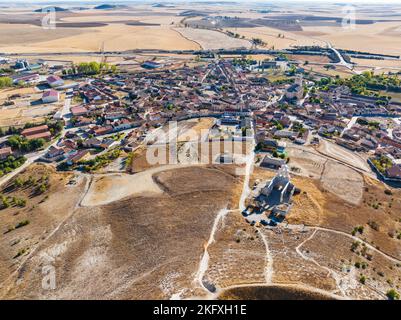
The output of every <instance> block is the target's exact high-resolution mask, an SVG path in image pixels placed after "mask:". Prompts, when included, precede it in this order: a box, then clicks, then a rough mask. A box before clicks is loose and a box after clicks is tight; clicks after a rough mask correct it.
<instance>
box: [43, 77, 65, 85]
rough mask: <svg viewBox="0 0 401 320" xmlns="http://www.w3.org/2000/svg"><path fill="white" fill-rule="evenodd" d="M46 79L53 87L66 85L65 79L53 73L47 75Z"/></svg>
mask: <svg viewBox="0 0 401 320" xmlns="http://www.w3.org/2000/svg"><path fill="white" fill-rule="evenodd" d="M46 81H47V83H48V84H49V86H50V87H52V88H56V87H60V86H62V85H64V80H63V79H61V78H60V77H59V76H56V75H53V74H52V75H51V76H49V77H47V79H46Z"/></svg>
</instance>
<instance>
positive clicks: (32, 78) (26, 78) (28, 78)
mask: <svg viewBox="0 0 401 320" xmlns="http://www.w3.org/2000/svg"><path fill="white" fill-rule="evenodd" d="M39 79H40V78H39V75H38V74H37V73H28V74H22V75H18V76H15V77H13V83H14V84H18V83H20V82H22V83H26V84H32V83H37V82H39Z"/></svg>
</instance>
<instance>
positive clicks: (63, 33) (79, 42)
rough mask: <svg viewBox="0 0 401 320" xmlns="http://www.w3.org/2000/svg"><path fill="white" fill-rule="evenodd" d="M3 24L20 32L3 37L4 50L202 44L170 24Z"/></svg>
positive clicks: (187, 46)
mask: <svg viewBox="0 0 401 320" xmlns="http://www.w3.org/2000/svg"><path fill="white" fill-rule="evenodd" d="M3 27H5V28H7V33H8V34H11V35H16V34H17V36H16V39H17V40H16V41H14V40H13V39H12V38H10V37H6V38H3V36H2V37H1V40H0V48H1V51H4V52H17V53H18V52H43V53H45V52H54V51H58V52H80V51H81V52H82V51H99V50H100V48H101V47H102V44H103V43H104V49H105V50H106V51H107V50H130V49H166V50H175V49H181V50H184V49H198V48H199V46H198V45H197V44H196V43H195V42H192V41H190V40H187V39H185V38H184V37H182V36H181V35H180V34H179V33H178V32H176V31H174V30H172V29H171V28H170V27H169V26H128V25H125V24H111V25H107V26H103V27H94V28H92V27H90V28H74V29H73V30H71V29H72V28H62V29H61V28H59V29H56V30H43V29H42V28H40V27H36V26H27V25H11V26H9V25H3V24H0V29H3ZM18 28H19V29H22V30H28V31H29V32H28V33H27V34H26V35H24V34H18V32H17V30H18ZM3 32H4V31H3ZM3 32H1V33H3Z"/></svg>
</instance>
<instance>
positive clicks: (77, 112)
mask: <svg viewBox="0 0 401 320" xmlns="http://www.w3.org/2000/svg"><path fill="white" fill-rule="evenodd" d="M70 111H71V113H72V115H73V116H74V117H77V116H85V115H87V114H88V109H86V108H85V107H83V106H76V107H72V108H71V109H70Z"/></svg>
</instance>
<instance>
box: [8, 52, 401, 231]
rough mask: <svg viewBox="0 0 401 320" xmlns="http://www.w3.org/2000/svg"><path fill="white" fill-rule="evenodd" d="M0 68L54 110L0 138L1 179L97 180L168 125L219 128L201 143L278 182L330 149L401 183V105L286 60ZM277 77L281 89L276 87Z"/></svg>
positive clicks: (11, 98)
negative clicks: (245, 160) (44, 169)
mask: <svg viewBox="0 0 401 320" xmlns="http://www.w3.org/2000/svg"><path fill="white" fill-rule="evenodd" d="M1 62H2V68H3V69H2V70H3V75H2V76H3V78H4V79H5V78H7V77H10V79H11V80H12V84H10V85H11V86H13V87H17V88H23V89H20V90H27V88H31V89H30V90H33V89H34V92H35V94H32V97H35V98H36V99H37V100H35V101H34V102H32V103H31V105H35V107H36V106H39V107H42V108H48V106H57V108H56V109H50V110H52V111H51V112H50V113H49V114H47V115H43V116H41V117H38V118H39V119H40V120H39V121H37V120H36V118H32V120H33V121H29V122H26V123H24V124H22V123H21V124H20V125H14V126H11V125H9V126H8V127H7V128H4V129H2V135H3V137H2V138H1V140H0V157H1V159H2V160H1V161H2V167H1V168H0V169H1V176H4V178H6V177H7V175H12V174H13V170H14V171H16V172H18V171H17V169H18V168H19V167H20V166H22V165H24V163H25V166H26V165H27V164H29V163H32V162H34V161H41V162H46V163H49V164H52V165H54V166H56V168H57V169H58V170H63V171H68V170H83V171H85V172H94V171H96V170H97V169H99V168H101V167H104V166H107V165H108V164H109V163H110V162H112V161H115V160H116V159H117V158H119V157H121V152H123V154H124V155H126V157H127V158H129V157H130V154H133V153H134V152H135V150H137V149H138V148H140V147H141V146H143V145H150V144H155V141H154V140H152V139H148V138H147V137H149V136H150V135H151V134H152V132H154V131H155V130H157V129H158V128H161V127H164V126H166V125H167V124H168V123H169V122H171V121H177V122H178V123H179V122H183V121H186V120H190V119H202V118H214V119H216V121H217V120H218V121H217V122H216V121H215V123H216V124H215V125H214V126H213V128H210V131H209V132H207V137H206V140H209V141H212V140H216V139H217V140H220V141H224V140H229V141H245V142H246V141H251V140H254V141H255V146H256V147H255V151H256V153H257V165H258V166H260V167H261V168H265V169H266V170H273V171H277V170H284V172H285V173H281V174H279V176H280V175H283V174H284V175H285V176H288V174H289V173H288V172H290V173H292V174H297V173H299V171H300V170H301V169H300V168H297V167H296V166H295V165H292V163H291V161H290V160H291V159H290V156H289V152H288V151H287V147H288V146H294V145H295V146H296V145H299V146H307V147H308V148H312V149H316V150H319V148H321V147H322V146H321V145H322V144H323V145H324V146H325V147H326V149H328V150H329V149H330V148H331V147H330V146H332V145H333V144H335V145H337V146H339V147H340V149H346V150H350V151H352V152H354V153H358V154H359V156H360V157H361V158H363V159H364V160H363V161H365V162H366V164H369V166H370V167H371V168H372V169H373V170H374V171H375V173H376V174H377V176H378V177H379V178H380V179H382V180H383V181H385V182H387V183H389V184H393V185H394V184H395V185H397V184H399V183H400V182H401V153H400V146H401V123H400V115H401V103H398V102H392V101H391V98H389V97H388V96H385V95H383V94H371V93H372V92H373V91H368V89H366V87H363V88H362V89H360V88H358V89H359V90H360V91H361V90H364V91H365V92H362V93H355V91H357V90H356V89H355V88H354V87H353V86H354V85H355V84H354V83H353V82H352V80H350V79H348V80H343V79H339V78H338V77H335V78H330V77H323V76H322V75H319V74H313V73H309V72H306V71H305V70H304V69H303V68H302V66H301V65H299V64H297V63H293V62H291V61H288V59H286V57H285V56H283V55H282V54H280V55H278V56H277V57H276V58H275V59H272V60H269V61H267V60H265V61H264V62H257V61H255V60H252V59H251V58H248V57H246V56H242V57H234V58H230V57H225V58H219V57H218V56H217V55H216V54H210V53H205V54H202V55H200V56H198V58H197V59H196V63H192V65H191V66H188V65H187V64H184V65H183V66H181V67H179V68H176V69H174V70H171V68H169V67H168V66H166V65H164V64H163V63H162V62H157V61H156V60H149V61H145V62H144V63H143V64H142V71H137V72H134V73H132V72H128V71H126V70H119V69H117V68H116V67H115V66H111V65H108V64H107V63H96V62H91V63H81V64H79V65H74V64H69V65H51V66H50V65H48V64H47V63H45V62H43V61H34V62H29V61H28V60H25V59H9V58H2V59H1ZM271 72H274V74H277V73H279V74H280V75H281V77H280V78H279V79H277V76H276V75H275V78H272V77H270V78H269V75H270V74H271ZM9 74H10V75H9ZM354 77H355V78H356V80H358V81H360V80H361V79H363V80H366V82H368V80H369V79H373V80H374V81H376V82H375V83H377V81H378V80H380V79H381V80H382V81H384V80H383V79H386V78H385V77H384V76H381V78H379V77H378V76H374V75H372V74H369V73H364V74H361V75H356V76H354ZM388 77H389V78H390V77H391V79H393V82H396V81H397V79H398V78H397V75H394V76H390V75H389V76H388ZM394 79H396V80H394ZM373 80H372V81H373ZM398 81H399V80H398ZM32 88H33V89H32ZM15 90H18V89H15ZM15 90H14V91H15ZM373 93H374V92H373ZM40 95H41V97H40ZM22 98H23V97H22V95H21V94H18V93H15V94H12V95H8V96H7V98H6V99H5V100H4V102H3V104H2V106H1V108H2V110H8V109H14V108H18V106H19V105H21V102H20V101H21V99H22ZM250 129H252V130H250ZM247 131H248V132H247ZM331 156H333V157H335V156H336V155H333V154H332V155H331ZM219 157H220V158H218V159H216V160H217V161H218V162H220V163H233V157H234V155H233V154H230V152H226V150H221V152H220V153H219ZM340 157H341V156H340ZM340 160H341V159H340ZM289 162H290V163H289ZM288 163H289V164H288ZM355 166H358V165H355ZM266 187H267V185H266ZM269 190H270V189H269ZM292 191H294V190H292ZM262 193H263V192H262ZM264 193H266V192H264ZM265 196H268V194H265ZM287 202H288V203H287ZM287 202H285V203H287V206H289V207H290V202H289V200H288V201H287ZM263 206H266V204H264V205H262V207H263ZM281 207H283V206H281ZM288 209H289V208H287V209H286V210H284V213H286V212H287V211H288ZM277 210H279V209H278V207H277V208H276V211H277ZM246 215H249V213H247V214H246ZM284 215H285V214H284ZM253 222H255V221H253ZM265 222H266V221H265V220H263V223H265Z"/></svg>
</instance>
